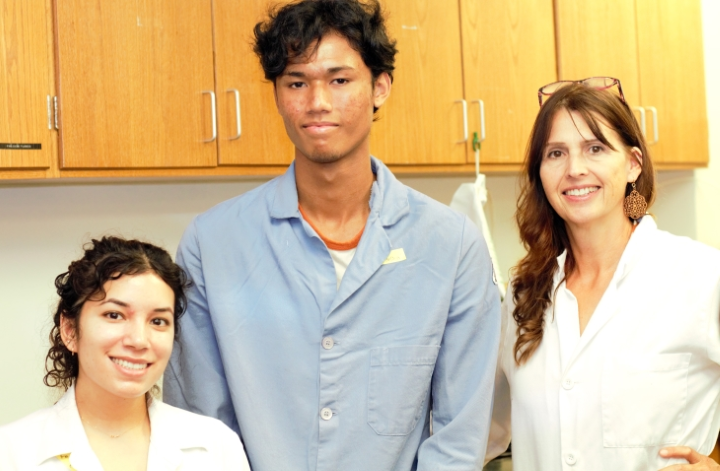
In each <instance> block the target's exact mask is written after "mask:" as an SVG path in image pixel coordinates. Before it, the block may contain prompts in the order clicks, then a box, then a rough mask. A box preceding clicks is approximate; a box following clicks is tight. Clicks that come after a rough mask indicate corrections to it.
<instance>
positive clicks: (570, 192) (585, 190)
mask: <svg viewBox="0 0 720 471" xmlns="http://www.w3.org/2000/svg"><path fill="white" fill-rule="evenodd" d="M594 191H597V187H585V188H578V189H574V190H568V191H566V193H567V194H568V195H569V196H584V195H587V194H589V193H592V192H594Z"/></svg>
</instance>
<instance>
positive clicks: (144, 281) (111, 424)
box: [0, 237, 249, 471]
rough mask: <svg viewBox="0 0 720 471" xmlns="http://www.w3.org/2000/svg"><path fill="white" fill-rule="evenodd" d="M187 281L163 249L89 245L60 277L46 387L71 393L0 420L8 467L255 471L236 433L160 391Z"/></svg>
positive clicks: (0, 445)
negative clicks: (178, 406)
mask: <svg viewBox="0 0 720 471" xmlns="http://www.w3.org/2000/svg"><path fill="white" fill-rule="evenodd" d="M186 284H187V282H186V278H185V273H184V272H183V270H182V269H181V268H180V267H179V266H178V265H176V264H175V263H173V261H172V258H171V257H170V255H169V254H168V253H167V252H166V251H165V250H163V249H161V248H159V247H156V246H154V245H151V244H148V243H144V242H140V241H137V240H124V239H121V238H117V237H104V238H102V239H101V240H93V241H92V242H91V243H90V244H88V245H87V246H86V248H85V253H84V256H83V257H82V258H81V259H80V260H76V261H74V262H72V263H71V264H70V266H69V267H68V271H67V272H65V273H62V274H61V275H59V276H58V277H57V278H56V279H55V286H56V288H57V292H58V295H59V296H60V301H59V303H58V306H57V309H56V311H55V314H54V316H53V329H52V331H51V333H50V342H51V346H50V350H49V352H48V355H47V369H48V371H47V375H46V376H45V384H46V385H48V386H57V387H61V388H63V389H64V390H65V394H64V395H63V397H62V398H61V399H60V400H59V401H58V402H57V403H56V404H55V405H54V406H52V407H50V408H47V409H44V410H41V411H38V412H35V413H33V414H31V415H29V416H27V417H25V418H22V419H20V420H18V421H17V422H14V423H11V424H9V425H6V426H3V427H0V469H2V470H3V471H5V470H23V471H25V470H77V471H91V470H104V471H111V470H123V471H129V470H143V471H144V470H149V471H153V470H160V469H162V470H166V469H173V470H176V469H177V470H180V469H182V470H198V471H200V470H203V471H204V470H210V469H212V470H216V469H217V470H249V467H248V463H247V459H246V457H245V453H244V451H243V447H242V444H241V443H240V439H239V438H238V436H237V435H236V434H235V433H234V432H233V431H232V430H230V429H229V428H228V427H226V426H225V425H224V424H222V423H221V422H220V421H218V420H215V419H212V418H209V417H202V416H200V415H196V414H193V413H190V412H186V411H183V410H180V409H176V408H175V407H172V406H169V405H166V404H164V403H162V402H160V401H159V400H158V399H156V398H154V397H153V392H154V391H153V390H154V389H155V388H156V386H155V383H156V382H157V381H158V380H159V379H160V377H161V375H162V374H163V371H164V370H165V366H166V365H167V363H168V360H169V358H170V353H171V352H172V348H173V341H174V339H175V336H176V333H177V320H178V318H179V317H180V315H181V314H182V313H183V311H184V309H185V304H186V299H185V294H184V290H185V286H186Z"/></svg>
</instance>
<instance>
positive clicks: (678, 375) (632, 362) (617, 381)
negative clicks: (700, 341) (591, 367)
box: [601, 353, 691, 447]
mask: <svg viewBox="0 0 720 471" xmlns="http://www.w3.org/2000/svg"><path fill="white" fill-rule="evenodd" d="M690 356H691V354H690V353H666V354H657V355H648V356H637V355H631V356H625V357H615V358H608V359H606V360H605V365H604V367H603V377H602V399H601V400H602V422H603V424H602V425H603V445H604V446H606V447H650V446H663V445H671V444H675V443H677V441H678V440H679V438H680V433H681V432H682V428H683V423H684V419H685V417H684V415H685V406H686V401H687V375H688V368H689V365H690Z"/></svg>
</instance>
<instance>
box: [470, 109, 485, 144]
mask: <svg viewBox="0 0 720 471" xmlns="http://www.w3.org/2000/svg"><path fill="white" fill-rule="evenodd" d="M472 103H477V104H478V108H480V142H482V141H484V140H485V102H483V101H482V100H473V101H472Z"/></svg>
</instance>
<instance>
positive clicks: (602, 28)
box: [555, 0, 640, 106]
mask: <svg viewBox="0 0 720 471" xmlns="http://www.w3.org/2000/svg"><path fill="white" fill-rule="evenodd" d="M555 28H556V37H557V61H558V76H559V78H560V80H579V79H584V78H587V77H595V76H606V77H615V78H617V79H620V82H621V83H622V87H623V92H624V94H625V98H626V99H627V102H628V104H629V105H631V106H637V105H638V104H639V101H640V86H639V72H638V64H637V62H638V61H637V50H638V47H637V34H636V32H635V31H636V29H635V3H634V2H632V1H628V0H602V1H577V0H555Z"/></svg>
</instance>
